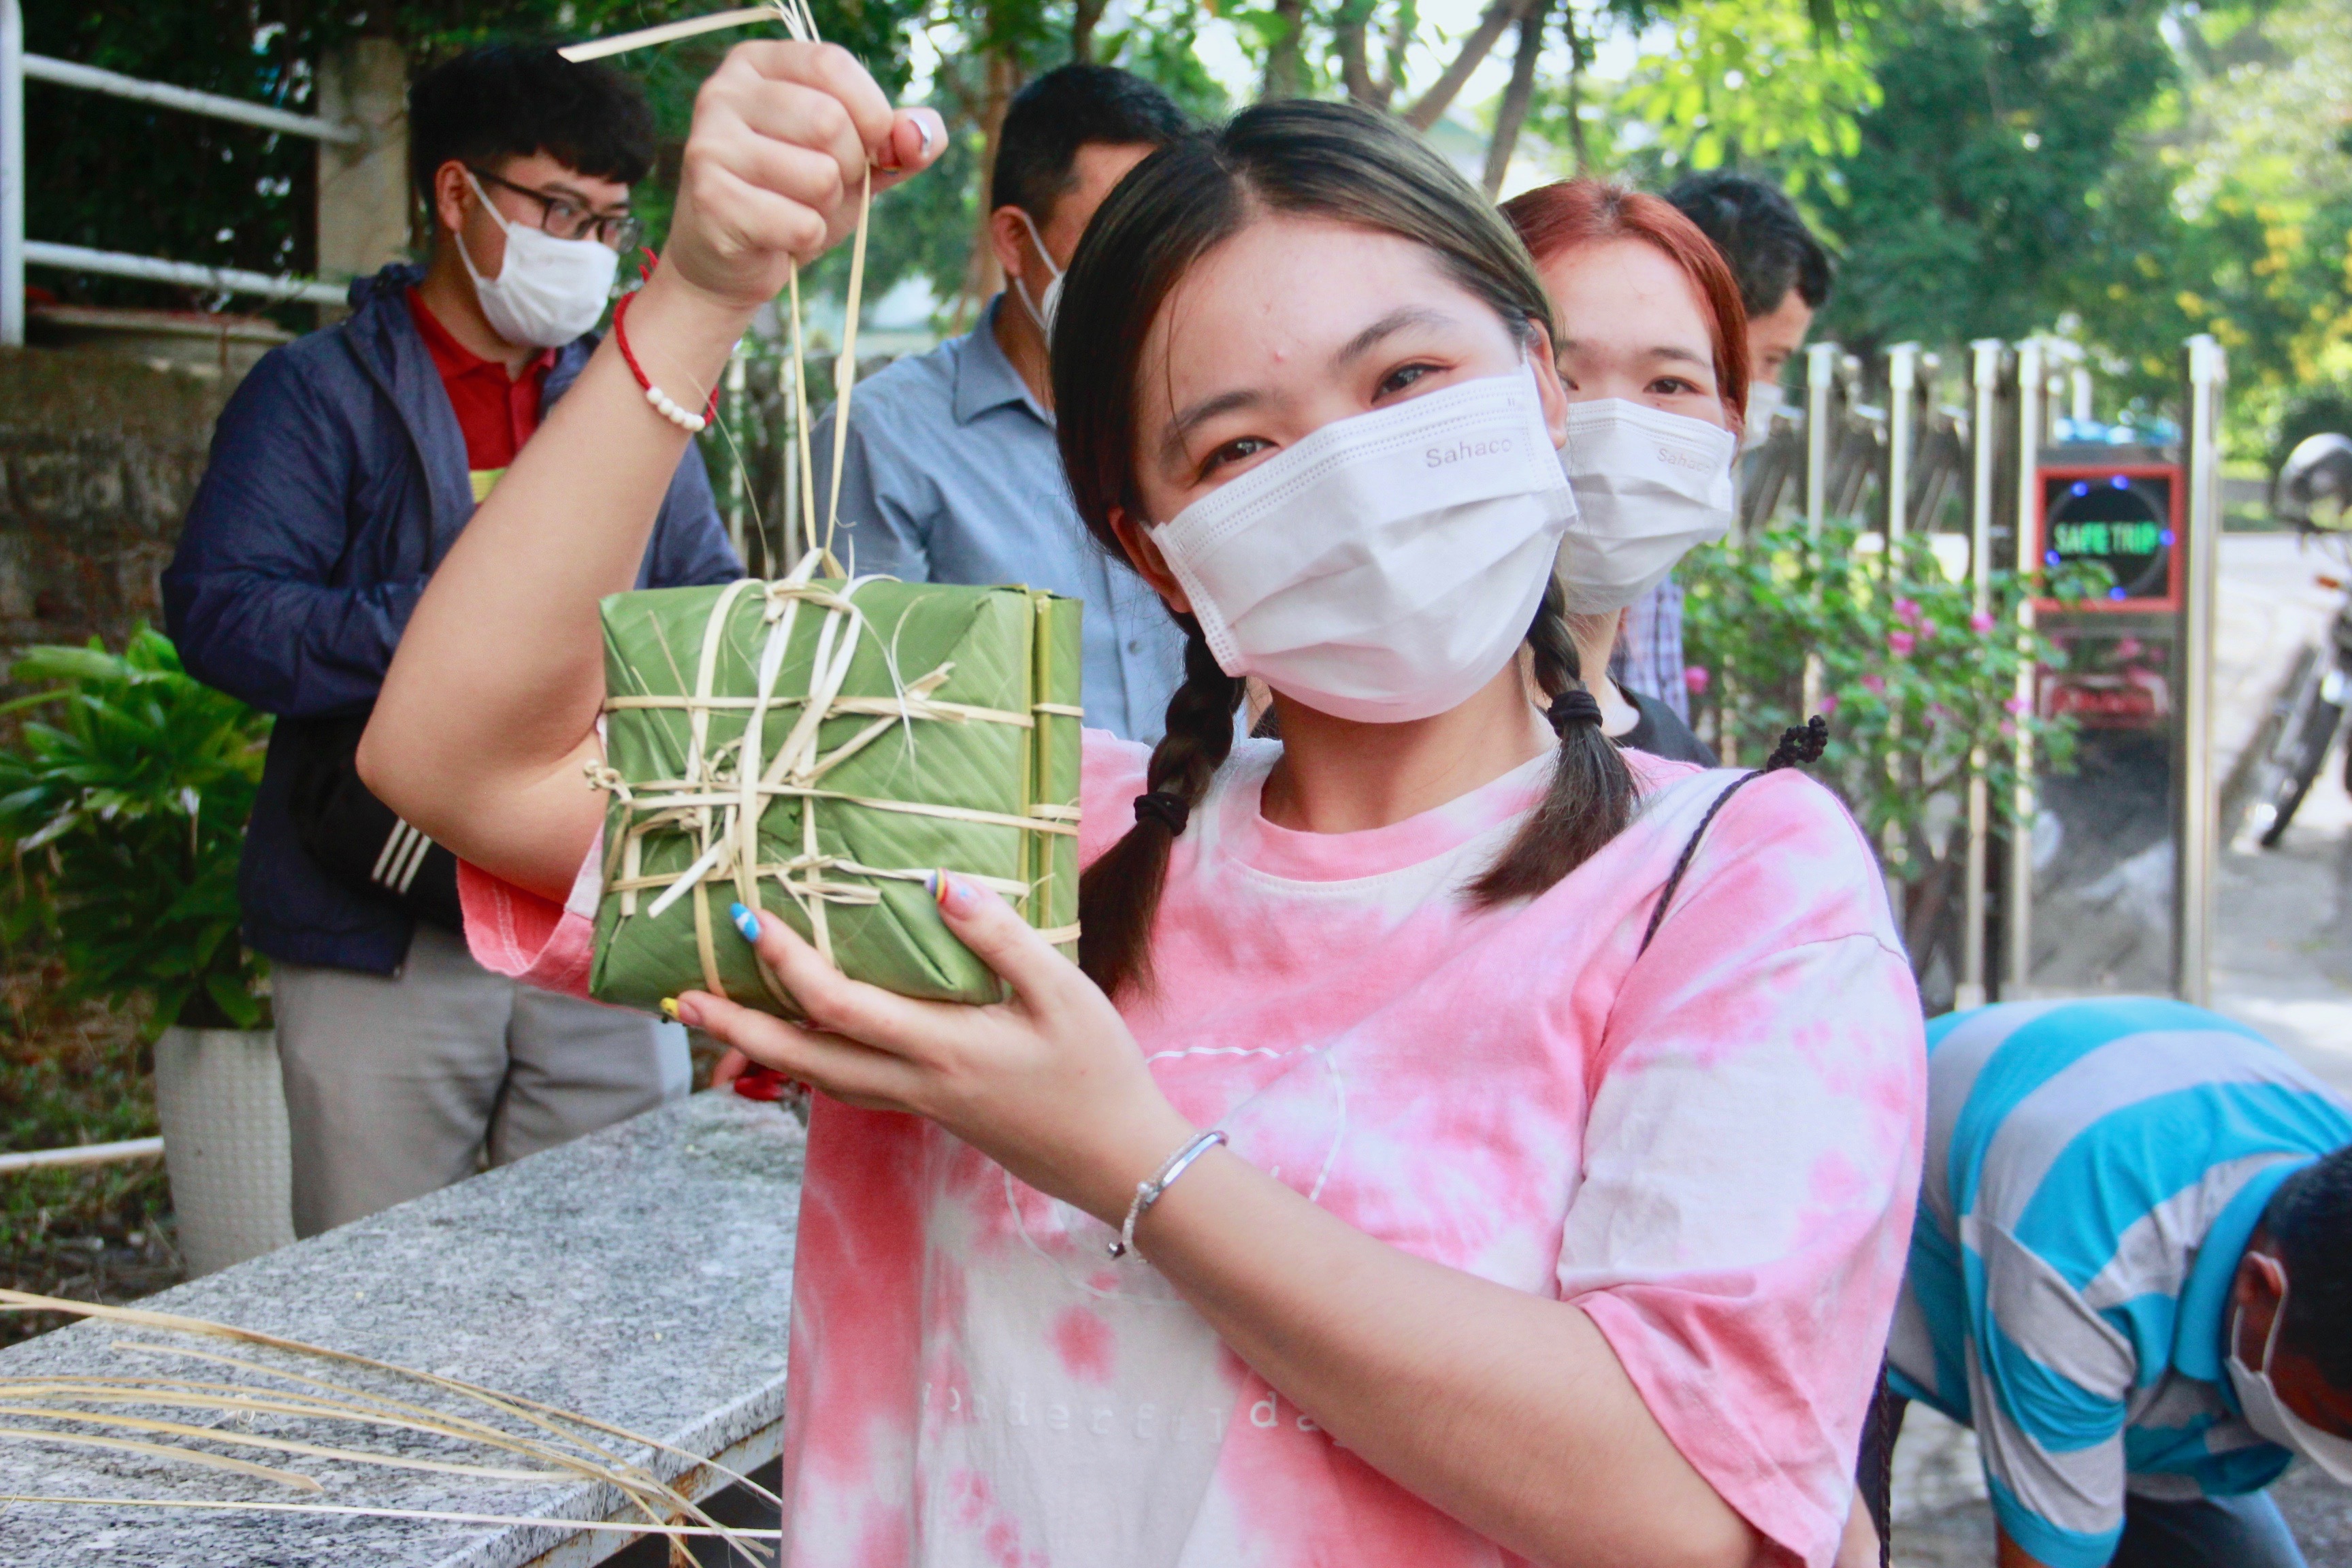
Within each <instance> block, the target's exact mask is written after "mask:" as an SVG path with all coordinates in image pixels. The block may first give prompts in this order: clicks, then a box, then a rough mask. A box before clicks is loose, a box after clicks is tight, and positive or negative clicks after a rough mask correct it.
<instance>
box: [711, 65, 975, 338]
mask: <svg viewBox="0 0 2352 1568" xmlns="http://www.w3.org/2000/svg"><path fill="white" fill-rule="evenodd" d="M946 150H947V129H946V126H945V124H944V123H943V122H942V121H940V117H939V115H938V113H937V112H936V111H934V110H929V109H895V110H894V109H893V108H891V107H890V102H889V100H887V99H886V98H884V97H883V96H882V89H880V88H879V87H877V86H876V85H875V82H874V79H873V78H872V77H870V76H868V75H866V68H865V67H863V66H861V65H859V64H858V63H857V61H856V58H854V57H852V56H851V54H850V53H849V51H848V50H846V49H844V48H842V47H839V46H837V45H834V44H798V43H782V42H762V43H749V44H739V45H737V46H736V47H734V48H733V49H732V50H730V51H729V53H728V56H727V61H726V63H725V64H724V65H722V66H720V67H719V69H718V71H717V72H716V73H714V74H713V75H712V76H711V78H710V79H709V80H708V81H706V82H704V83H703V84H702V90H701V91H700V92H699V93H698V94H697V95H696V97H695V100H694V129H693V131H692V132H691V133H690V134H689V135H688V138H687V143H686V159H685V164H684V168H683V171H682V173H681V175H680V178H679V182H678V195H677V217H676V219H675V221H674V222H673V223H672V225H671V226H670V236H669V244H668V246H667V249H666V251H665V257H666V259H667V261H668V262H669V263H670V265H671V267H673V268H675V269H676V270H677V273H678V274H680V275H682V277H683V279H685V280H686V281H688V282H689V283H692V284H693V285H694V286H695V287H696V288H697V289H700V290H701V291H703V292H704V293H706V294H708V295H710V296H712V297H713V298H715V299H716V300H720V301H723V302H725V303H727V304H730V305H732V306H735V307H737V308H739V309H742V310H750V309H753V308H755V307H757V306H758V305H759V304H761V302H762V301H764V300H772V299H774V298H775V297H776V294H777V292H778V291H779V290H781V289H782V288H783V287H784V283H785V279H786V272H787V268H788V267H789V266H790V264H791V263H792V262H794V261H798V262H802V263H803V264H805V263H807V262H809V261H811V260H814V258H816V257H817V256H819V255H820V254H822V253H823V252H824V250H825V248H826V247H829V246H831V245H832V244H833V243H834V242H835V240H837V239H839V238H840V237H842V236H843V235H844V234H845V233H847V232H848V230H849V228H850V227H851V226H853V225H854V224H855V223H856V220H857V200H858V192H859V190H860V188H861V186H862V184H863V182H864V179H865V176H866V171H867V169H868V168H869V167H870V168H871V169H872V170H873V174H874V188H875V189H876V190H877V191H879V190H882V189H884V188H885V187H886V186H888V185H890V184H896V183H897V182H898V181H899V180H903V179H905V178H906V177H907V176H908V175H909V174H915V173H917V172H919V171H920V170H922V169H924V168H927V167H929V165H930V164H931V163H933V162H934V161H935V160H936V159H937V158H938V157H939V155H940V153H943V152H945V151H946Z"/></svg>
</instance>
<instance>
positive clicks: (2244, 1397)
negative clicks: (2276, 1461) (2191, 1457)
mask: <svg viewBox="0 0 2352 1568" xmlns="http://www.w3.org/2000/svg"><path fill="white" fill-rule="evenodd" d="M2244 1316H2245V1310H2244V1309H2243V1308H2240V1309H2239V1310H2237V1311H2235V1312H2232V1313H2231V1314H2230V1359H2229V1361H2228V1362H2227V1363H2226V1365H2227V1366H2228V1368H2229V1373H2230V1386H2231V1388H2232V1389H2234V1390H2235V1391H2236V1393H2237V1395H2238V1405H2239V1407H2240V1408H2241V1409H2242V1410H2244V1411H2245V1413H2246V1425H2247V1426H2252V1428H2253V1429H2254V1430H2255V1431H2257V1432H2259V1433H2261V1434H2262V1435H2263V1436H2265V1437H2267V1438H2269V1439H2270V1440H2271V1441H2272V1442H2273V1443H2276V1444H2277V1445H2278V1446H2279V1447H2282V1448H2285V1449H2288V1450H2290V1451H2292V1452H2294V1453H2296V1454H2300V1455H2301V1456H2303V1458H2306V1459H2309V1460H2310V1461H2311V1462H2312V1463H2313V1464H2315V1465H2316V1466H2318V1467H2319V1468H2320V1469H2321V1470H2323V1471H2325V1472H2326V1474H2327V1475H2328V1476H2329V1477H2330V1478H2331V1479H2335V1480H2337V1481H2340V1482H2342V1483H2343V1484H2345V1485H2346V1486H2352V1437H2338V1436H2336V1435H2335V1434H2333V1433H2331V1432H2323V1431H2321V1430H2320V1429H2319V1428H2318V1427H2316V1426H2313V1425H2312V1424H2311V1423H2310V1422H2308V1421H2305V1419H2304V1418H2303V1417H2302V1416H2300V1415H2296V1414H2295V1413H2294V1411H2292V1410H2289V1409H2288V1408H2287V1407H2286V1401H2285V1400H2284V1399H2281V1398H2280V1397H2279V1393H2278V1389H2277V1387H2276V1386H2275V1385H2274V1384H2273V1383H2272V1382H2271V1355H2272V1353H2273V1352H2274V1351H2276V1350H2277V1348H2278V1334H2279V1325H2280V1324H2281V1323H2284V1322H2285V1321H2286V1290H2285V1289H2284V1287H2282V1288H2281V1289H2280V1290H2279V1303H2278V1311H2277V1313H2276V1314H2275V1315H2274V1316H2273V1317H2272V1319H2271V1332H2270V1338H2268V1339H2266V1340H2264V1341H2263V1366H2262V1370H2261V1371H2260V1372H2256V1371H2255V1370H2254V1369H2253V1368H2252V1367H2250V1366H2248V1365H2247V1364H2246V1363H2244V1362H2243V1361H2242V1360H2241V1359H2239V1356H2238V1331H2239V1322H2240V1320H2241V1319H2242V1318H2243V1317H2244Z"/></svg>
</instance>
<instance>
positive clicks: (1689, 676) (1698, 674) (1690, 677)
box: [1683, 664, 1715, 697]
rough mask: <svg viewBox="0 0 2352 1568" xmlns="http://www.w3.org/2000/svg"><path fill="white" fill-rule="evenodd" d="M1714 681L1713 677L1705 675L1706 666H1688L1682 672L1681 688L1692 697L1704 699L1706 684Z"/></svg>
mask: <svg viewBox="0 0 2352 1568" xmlns="http://www.w3.org/2000/svg"><path fill="white" fill-rule="evenodd" d="M1713 679H1715V678H1714V677H1713V676H1710V675H1709V674H1707V672H1706V666H1705V665H1703V664H1694V665H1690V666H1688V667H1686V668H1685V669H1684V670H1683V688H1684V689H1685V690H1686V691H1688V692H1689V693H1690V694H1691V695H1692V696H1693V697H1704V696H1706V689H1707V684H1708V682H1710V681H1711V680H1713Z"/></svg>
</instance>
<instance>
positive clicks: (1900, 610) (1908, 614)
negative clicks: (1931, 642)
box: [1895, 599, 1919, 626]
mask: <svg viewBox="0 0 2352 1568" xmlns="http://www.w3.org/2000/svg"><path fill="white" fill-rule="evenodd" d="M1895 619H1896V620H1898V621H1901V622H1903V623H1904V624H1905V625H1906V626H1917V625H1918V624H1919V601H1918V600H1916V599H1897V600H1895Z"/></svg>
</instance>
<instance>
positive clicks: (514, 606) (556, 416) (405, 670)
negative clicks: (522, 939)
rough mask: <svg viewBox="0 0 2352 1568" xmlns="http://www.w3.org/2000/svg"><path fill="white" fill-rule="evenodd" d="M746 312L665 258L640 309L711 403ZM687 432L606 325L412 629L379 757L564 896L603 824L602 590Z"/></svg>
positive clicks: (649, 520) (643, 334) (393, 802)
mask: <svg viewBox="0 0 2352 1568" xmlns="http://www.w3.org/2000/svg"><path fill="white" fill-rule="evenodd" d="M747 320H748V313H747V312H745V311H744V310H741V309H740V307H736V306H730V305H727V304H723V303H720V302H719V301H715V300H710V299H709V298H708V297H707V296H703V295H701V294H700V293H698V291H697V290H696V289H694V288H693V287H692V286H691V285H688V284H686V283H684V282H682V281H679V280H676V279H671V278H668V277H666V276H664V275H662V274H660V273H656V276H655V278H654V280H653V281H652V282H651V283H649V284H648V285H647V286H646V289H644V290H643V291H641V292H640V293H639V294H638V295H637V296H636V298H635V300H634V301H632V303H631V304H630V307H629V315H628V331H629V342H630V346H631V347H632V348H633V349H634V350H635V353H636V355H637V359H638V363H641V364H642V365H644V366H645V368H646V374H648V375H650V376H651V377H652V378H653V381H654V384H656V385H657V386H659V387H661V388H662V390H664V391H665V392H667V393H668V394H669V395H671V396H672V397H674V398H676V399H677V402H678V403H680V404H681V405H687V406H688V407H698V406H700V405H701V403H702V401H703V398H704V395H705V394H706V393H707V391H708V389H709V387H710V386H711V385H713V384H715V383H716V382H717V380H718V377H719V372H720V369H721V368H722V367H723V366H724V364H725V363H726V360H727V355H728V353H729V351H730V349H731V348H732V347H733V345H734V343H735V341H736V339H737V338H738V337H739V336H740V333H741V332H742V331H743V328H744V326H745V324H746V322H747ZM689 439H691V437H689V436H688V435H687V433H686V432H685V431H684V430H682V429H680V428H679V427H678V426H676V425H674V424H672V423H671V422H670V421H669V420H667V419H666V418H664V417H663V416H661V415H660V414H659V413H657V412H656V411H655V409H654V408H653V407H652V406H651V405H648V404H647V402H646V397H645V394H644V393H643V392H642V391H641V390H640V389H639V387H638V385H637V384H636V380H635V376H634V375H632V374H631V373H630V371H629V368H628V365H627V364H626V363H625V362H624V361H623V359H622V357H621V355H620V353H619V352H618V348H617V344H616V343H615V342H614V341H612V339H611V338H609V337H608V339H607V341H606V342H604V345H603V346H602V347H601V348H599V349H598V350H597V352H596V353H595V354H594V355H593V357H592V358H591V359H590V360H589V362H588V364H587V366H586V368H585V369H583V371H582V372H581V374H580V379H579V381H578V382H577V383H576V384H574V385H573V386H572V389H571V391H570V392H568V393H567V394H565V395H564V396H563V398H562V401H561V402H559V403H558V404H557V405H555V407H554V409H553V410H552V411H551V413H550V415H549V417H548V420H547V424H546V425H545V426H544V427H543V428H541V430H540V431H539V433H538V434H537V435H536V436H535V437H533V438H532V439H531V440H530V442H529V443H527V444H526V445H525V446H524V447H523V449H522V451H521V452H520V454H519V455H518V456H517V458H515V461H514V464H513V466H512V467H511V468H509V469H508V470H507V472H506V475H505V477H504V478H502V479H500V480H499V485H498V488H497V489H495V490H493V491H492V492H491V493H490V496H489V499H488V500H486V501H484V502H483V504H482V507H481V510H479V511H478V512H476V513H475V515H474V518H473V521H470V522H469V523H467V527H466V531H465V532H464V533H463V534H462V535H460V536H459V538H458V540H457V544H456V545H455V546H454V547H453V548H452V549H451V550H450V552H449V555H448V558H447V559H446V561H444V562H443V563H442V564H441V566H440V568H439V570H438V571H436V573H435V574H434V578H433V582H432V584H431V585H430V586H429V587H428V588H427V589H426V590H425V596H424V599H423V600H422V601H421V602H420V603H419V604H418V605H417V607H416V612H415V615H414V616H412V617H411V618H410V621H409V624H408V627H407V630H406V631H405V633H404V635H403V636H402V638H401V644H400V651H399V653H398V655H397V656H396V657H395V658H394V660H393V665H392V669H391V672H390V674H388V675H387V676H386V677H385V679H384V684H383V695H382V696H381V697H380V698H379V699H378V700H377V703H376V709H375V715H374V717H373V720H372V721H370V723H369V726H368V732H367V738H366V741H365V742H364V743H363V744H362V750H361V756H360V766H361V771H362V774H363V775H364V776H365V777H366V779H367V781H368V784H369V786H370V787H371V788H372V789H373V790H374V792H375V793H376V794H377V795H380V796H381V797H382V798H383V801H384V802H385V804H386V805H390V806H391V807H392V808H393V809H394V811H397V812H398V813H399V814H400V815H401V816H403V817H404V818H406V819H407V820H408V821H409V822H411V823H413V824H415V826H417V827H419V828H421V829H423V830H424V831H425V833H426V834H428V835H430V836H431V837H434V838H436V839H437V840H438V841H440V842H441V843H442V844H445V845H446V846H447V847H449V848H450V849H451V850H453V851H455V852H456V853H457V855H459V856H460V857H462V858H466V859H467V860H471V861H473V862H474V863H475V864H477V865H478V866H481V867H482V868H485V869H487V870H489V871H491V872H493V873H495V874H497V875H499V876H501V877H504V878H506V879H508V880H509V881H513V882H517V883H519V884H520V885H522V886H525V887H530V888H534V889H539V890H541V891H542V892H549V893H552V894H555V895H557V896H559V897H560V896H561V895H562V893H563V892H564V891H565V890H567V889H569V888H570V887H571V885H572V877H573V874H574V873H575V872H576V871H577V870H578V868H579V865H580V858H581V857H582V855H583V854H584V853H585V852H586V850H587V847H588V845H589V843H590V842H591V841H592V840H593V837H595V832H596V827H597V824H598V823H599V821H600V820H601V819H602V816H603V808H604V802H603V797H602V796H600V795H596V794H594V793H593V791H591V790H590V789H589V788H588V787H587V784H586V782H585V780H584V779H583V776H582V772H581V769H582V765H583V763H584V762H586V761H587V760H588V759H590V758H591V757H593V755H594V754H595V735H594V728H595V722H596V716H597V712H598V710H599V708H600V707H601V705H602V703H603V700H604V667H603V637H602V634H601V631H600V629H599V627H598V626H597V621H596V615H597V611H596V605H597V601H598V600H599V599H600V598H602V597H603V596H604V595H607V594H614V593H619V592H621V591H623V590H625V589H626V588H629V587H630V586H632V585H633V584H635V581H636V576H637V570H638V565H639V563H640V562H642V561H643V559H644V557H645V552H646V543H647V542H648V540H649V539H650V538H651V535H652V531H653V527H654V521H655V519H656V517H657V516H658V514H659V512H660V510H661V503H662V499H663V497H664V496H665V495H666V494H667V492H668V489H669V483H670V479H671V476H672V475H673V474H675V473H676V472H677V465H678V461H679V458H681V457H682V456H683V454H684V452H685V447H686V443H687V442H688V440H689ZM518 584H530V589H529V591H528V592H518V591H517V585H518Z"/></svg>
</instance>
